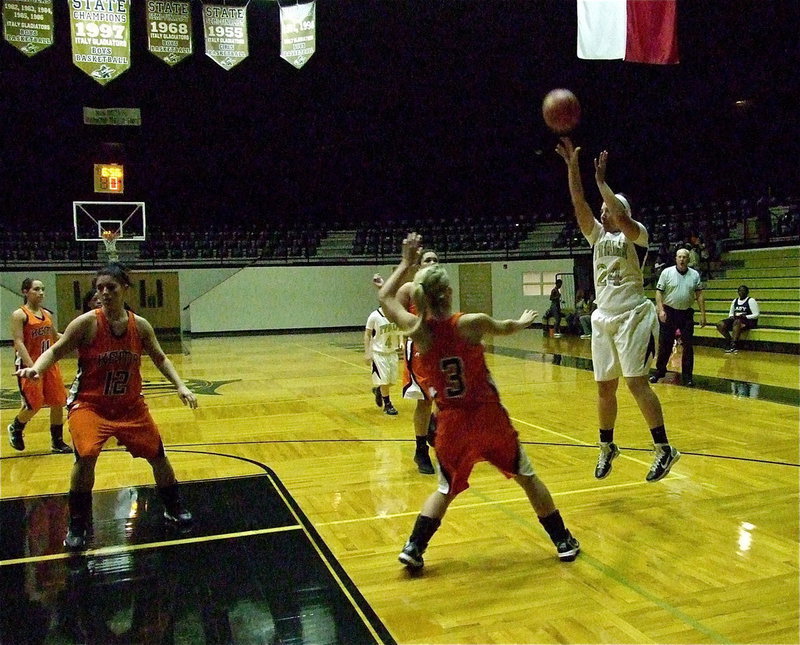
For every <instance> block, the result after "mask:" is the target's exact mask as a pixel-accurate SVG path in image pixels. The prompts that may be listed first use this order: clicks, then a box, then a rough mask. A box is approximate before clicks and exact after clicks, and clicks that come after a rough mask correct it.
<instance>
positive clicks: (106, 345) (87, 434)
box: [17, 263, 197, 550]
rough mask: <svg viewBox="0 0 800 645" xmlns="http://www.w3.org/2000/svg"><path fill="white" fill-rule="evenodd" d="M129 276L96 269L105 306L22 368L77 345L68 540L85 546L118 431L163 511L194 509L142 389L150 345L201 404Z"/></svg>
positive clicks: (182, 518) (185, 518)
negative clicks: (128, 306)
mask: <svg viewBox="0 0 800 645" xmlns="http://www.w3.org/2000/svg"><path fill="white" fill-rule="evenodd" d="M129 286H130V278H129V277H128V274H127V273H126V272H125V270H124V269H123V268H122V267H121V266H120V265H119V264H114V263H112V264H109V265H108V266H106V267H104V268H103V269H100V271H98V272H97V282H96V287H97V291H98V294H99V296H100V299H101V302H102V306H101V307H100V308H99V309H94V310H92V311H89V312H87V313H85V314H83V315H81V316H78V317H77V318H76V319H75V320H73V321H72V322H71V323H70V324H69V325H68V326H67V328H66V330H64V334H63V335H62V336H61V338H60V339H59V340H58V341H57V342H56V343H55V344H54V345H53V346H52V347H50V349H48V350H47V351H46V352H44V353H43V354H42V355H41V356H40V357H39V358H38V359H37V360H36V362H35V363H34V365H33V367H27V368H23V369H20V370H18V371H17V376H19V377H21V378H27V379H37V378H39V377H40V375H41V374H43V373H44V372H45V371H46V370H47V369H48V368H49V367H50V366H51V365H53V364H55V363H56V362H57V361H58V360H60V359H62V358H64V357H65V356H68V355H69V353H70V352H72V351H74V350H76V349H77V350H78V375H77V376H76V377H75V382H74V383H73V385H72V388H71V389H70V394H69V397H68V399H67V407H68V408H69V416H68V419H69V429H70V433H71V434H72V442H73V445H74V446H75V452H76V453H77V454H76V460H75V465H74V466H73V468H72V476H71V479H70V490H69V513H70V520H69V530H68V532H67V536H66V538H65V540H64V546H66V547H67V548H68V549H70V550H78V549H84V548H86V541H87V532H88V529H89V524H90V521H91V511H92V487H93V486H94V470H95V465H96V463H97V458H98V456H99V455H100V451H101V449H102V447H103V444H104V443H105V442H106V441H107V440H108V439H109V438H111V437H116V439H117V440H118V441H119V443H121V444H122V445H123V446H125V447H126V448H127V449H128V451H129V452H130V453H131V455H132V456H134V457H144V458H145V459H147V461H148V462H149V463H150V466H151V467H152V469H153V476H154V477H155V481H156V486H157V487H158V492H159V495H160V497H161V499H162V501H163V502H164V507H165V510H164V517H165V518H166V519H167V520H170V521H172V522H175V523H176V524H182V525H185V524H188V523H189V522H191V520H192V515H191V513H189V511H187V510H186V509H185V508H184V507H183V505H182V503H181V501H180V497H179V494H178V484H177V480H176V479H175V472H174V471H173V469H172V464H170V462H169V459H168V458H167V455H166V453H165V452H164V444H163V442H162V441H161V435H160V434H159V431H158V428H157V427H156V424H155V423H154V421H153V418H152V417H151V416H150V411H149V410H148V408H147V404H146V403H145V401H144V398H143V397H142V376H141V358H142V354H144V353H146V354H147V355H148V356H150V358H151V359H152V360H153V363H154V364H155V366H156V367H157V368H158V370H159V371H160V372H161V373H162V374H163V375H164V376H165V377H166V378H167V379H168V380H169V381H170V383H172V384H173V385H174V386H175V387H176V389H177V390H178V396H179V397H180V399H181V401H182V402H183V403H184V404H185V405H188V406H189V407H190V408H196V407H197V399H196V398H195V395H194V394H193V393H192V392H191V391H190V390H189V389H188V388H187V387H186V385H184V383H183V381H182V380H181V378H180V377H179V376H178V373H177V372H176V371H175V367H174V366H173V364H172V361H170V360H169V358H167V356H166V354H164V351H163V350H162V349H161V346H160V345H159V343H158V340H157V339H156V336H155V333H154V332H153V327H152V326H151V325H150V323H149V322H147V320H145V319H144V318H142V317H141V316H137V315H135V314H134V313H133V312H130V311H126V310H125V293H126V291H127V289H128V287H129Z"/></svg>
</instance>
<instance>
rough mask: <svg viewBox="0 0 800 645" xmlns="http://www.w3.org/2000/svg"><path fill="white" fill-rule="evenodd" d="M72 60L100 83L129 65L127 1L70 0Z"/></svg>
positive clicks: (115, 76) (112, 78) (121, 71)
mask: <svg viewBox="0 0 800 645" xmlns="http://www.w3.org/2000/svg"><path fill="white" fill-rule="evenodd" d="M69 21H70V31H71V33H72V62H73V63H75V65H76V66H77V67H79V68H80V69H82V70H83V71H84V72H86V73H87V74H88V75H89V76H91V77H92V78H93V79H94V80H96V81H97V82H98V83H100V85H105V84H106V83H108V82H109V81H111V80H114V79H115V78H117V76H119V75H120V74H122V73H123V72H124V71H125V70H127V69H128V68H129V67H130V66H131V39H130V3H129V2H128V0H70V14H69Z"/></svg>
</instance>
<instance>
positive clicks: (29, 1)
mask: <svg viewBox="0 0 800 645" xmlns="http://www.w3.org/2000/svg"><path fill="white" fill-rule="evenodd" d="M3 34H4V36H5V39H6V40H7V41H8V42H9V43H10V44H11V45H13V46H14V47H16V48H17V49H19V50H20V51H21V52H22V53H23V54H25V55H26V56H33V55H34V54H36V53H38V52H40V51H42V50H43V49H44V48H45V47H50V45H52V44H53V3H52V0H22V1H19V2H18V1H16V0H14V1H13V2H12V1H11V0H6V1H5V2H4V3H3Z"/></svg>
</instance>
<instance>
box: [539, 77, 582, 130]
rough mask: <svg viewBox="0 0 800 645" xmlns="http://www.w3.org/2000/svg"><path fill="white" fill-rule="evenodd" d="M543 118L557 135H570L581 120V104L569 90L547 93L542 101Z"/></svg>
mask: <svg viewBox="0 0 800 645" xmlns="http://www.w3.org/2000/svg"><path fill="white" fill-rule="evenodd" d="M542 116H543V117H544V122H545V123H546V124H547V127H548V128H550V129H551V130H552V131H553V132H555V133H556V134H569V133H570V132H572V131H573V130H574V129H575V128H576V127H577V125H578V122H579V121H580V120H581V104H580V103H578V98H577V97H576V96H575V95H574V94H573V93H572V92H570V91H569V90H566V89H563V88H559V89H556V90H551V91H549V92H548V93H547V96H545V97H544V101H542Z"/></svg>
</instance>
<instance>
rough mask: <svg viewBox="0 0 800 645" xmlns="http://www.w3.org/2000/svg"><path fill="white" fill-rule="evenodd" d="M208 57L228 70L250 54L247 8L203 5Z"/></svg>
mask: <svg viewBox="0 0 800 645" xmlns="http://www.w3.org/2000/svg"><path fill="white" fill-rule="evenodd" d="M203 33H204V34H205V41H206V56H208V57H210V58H211V60H213V61H214V62H215V63H216V64H217V65H219V66H220V67H223V68H225V69H226V70H228V69H230V68H231V67H233V66H235V65H238V64H239V63H241V62H242V61H243V60H244V59H245V58H247V56H248V55H249V54H250V50H249V48H248V41H247V6H244V7H226V6H224V5H219V4H205V5H203Z"/></svg>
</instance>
